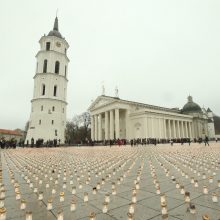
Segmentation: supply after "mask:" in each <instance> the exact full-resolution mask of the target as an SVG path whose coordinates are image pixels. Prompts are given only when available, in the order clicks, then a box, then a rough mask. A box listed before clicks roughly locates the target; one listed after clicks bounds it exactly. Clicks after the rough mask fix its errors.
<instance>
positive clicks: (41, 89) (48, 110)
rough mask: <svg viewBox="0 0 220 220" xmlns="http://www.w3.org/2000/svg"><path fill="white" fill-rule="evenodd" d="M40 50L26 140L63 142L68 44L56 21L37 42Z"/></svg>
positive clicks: (37, 56) (56, 20)
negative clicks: (50, 29) (51, 28)
mask: <svg viewBox="0 0 220 220" xmlns="http://www.w3.org/2000/svg"><path fill="white" fill-rule="evenodd" d="M39 43H40V51H39V52H38V53H37V55H36V59H37V67H36V73H35V76H34V94H33V99H32V100H31V103H32V108H31V115H30V120H29V128H28V132H27V137H26V141H25V143H27V141H28V142H29V144H31V139H32V138H33V139H34V143H36V140H38V139H43V140H44V142H46V141H48V140H54V139H57V141H59V140H60V143H64V141H65V135H64V133H65V127H66V107H67V102H66V93H67V82H68V80H67V76H68V63H69V59H68V57H67V49H68V48H69V44H68V43H67V41H66V40H65V38H63V37H62V35H61V34H60V32H59V29H58V18H57V17H56V18H55V21H54V27H53V30H52V31H50V32H49V34H48V35H47V36H46V35H44V36H43V37H41V39H40V40H39Z"/></svg>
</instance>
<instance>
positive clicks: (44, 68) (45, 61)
mask: <svg viewBox="0 0 220 220" xmlns="http://www.w3.org/2000/svg"><path fill="white" fill-rule="evenodd" d="M46 72H47V60H44V67H43V73H46Z"/></svg>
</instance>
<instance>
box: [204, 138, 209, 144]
mask: <svg viewBox="0 0 220 220" xmlns="http://www.w3.org/2000/svg"><path fill="white" fill-rule="evenodd" d="M206 145H208V146H209V139H208V136H205V146H206Z"/></svg>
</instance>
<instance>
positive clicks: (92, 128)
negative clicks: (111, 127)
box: [91, 115, 95, 141]
mask: <svg viewBox="0 0 220 220" xmlns="http://www.w3.org/2000/svg"><path fill="white" fill-rule="evenodd" d="M91 139H92V140H93V141H94V139H95V138H94V116H93V115H91Z"/></svg>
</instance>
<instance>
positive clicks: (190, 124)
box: [189, 122, 193, 138]
mask: <svg viewBox="0 0 220 220" xmlns="http://www.w3.org/2000/svg"><path fill="white" fill-rule="evenodd" d="M189 126H190V134H191V136H190V138H193V132H192V122H190V123H189Z"/></svg>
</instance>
